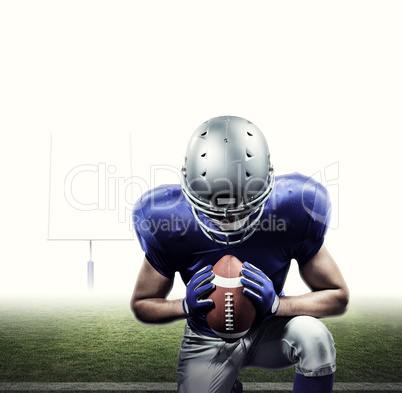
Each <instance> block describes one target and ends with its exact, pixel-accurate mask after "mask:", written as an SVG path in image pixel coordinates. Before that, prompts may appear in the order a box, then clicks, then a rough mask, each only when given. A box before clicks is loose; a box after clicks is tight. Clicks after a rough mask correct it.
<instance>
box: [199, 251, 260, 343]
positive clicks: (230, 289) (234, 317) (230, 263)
mask: <svg viewBox="0 0 402 393" xmlns="http://www.w3.org/2000/svg"><path fill="white" fill-rule="evenodd" d="M242 265H243V264H242V262H240V261H239V260H238V259H237V258H236V257H234V256H233V255H225V256H224V257H222V258H221V259H220V260H219V261H218V262H217V263H216V264H215V265H214V267H213V272H214V273H215V278H214V279H213V281H212V282H213V283H214V284H215V286H216V289H215V291H213V292H212V293H211V294H210V295H209V296H208V299H212V300H213V301H214V303H215V307H214V308H213V309H212V310H211V311H209V312H208V313H207V315H206V319H207V322H208V325H209V327H210V328H211V329H212V330H213V331H214V333H215V334H216V335H217V336H218V337H220V338H222V339H223V340H225V341H228V342H234V341H236V340H238V339H240V338H241V337H243V336H244V335H245V334H246V333H247V332H248V330H249V329H250V327H251V325H252V324H253V322H254V319H255V315H256V311H255V307H254V305H253V304H252V303H251V301H250V299H249V298H248V297H247V296H245V295H244V294H243V284H242V283H241V281H240V277H241V269H242Z"/></svg>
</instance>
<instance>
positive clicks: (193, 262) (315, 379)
mask: <svg viewBox="0 0 402 393" xmlns="http://www.w3.org/2000/svg"><path fill="white" fill-rule="evenodd" d="M330 211H331V205H330V201H329V197H328V193H327V191H326V189H325V188H324V187H323V186H322V185H321V184H319V183H318V182H315V181H313V180H312V179H311V178H308V177H305V176H303V175H301V174H298V173H293V174H290V175H282V176H277V177H276V178H275V175H274V170H273V167H272V165H271V161H270V153H269V149H268V145H267V142H266V140H265V138H264V136H263V134H262V132H261V131H260V130H259V129H258V128H257V127H256V126H255V125H254V124H253V123H251V122H250V121H248V120H246V119H243V118H240V117H235V116H221V117H216V118H212V119H210V120H208V121H206V122H205V123H203V124H202V125H201V126H199V127H198V128H197V129H196V130H195V132H194V133H193V135H192V137H191V139H190V141H189V143H188V148H187V152H186V156H185V162H184V166H183V169H182V184H181V185H164V186H160V187H157V188H155V189H153V190H150V191H148V192H146V193H145V194H144V195H143V196H142V197H141V198H140V199H139V200H138V201H137V203H136V204H135V206H134V210H133V222H134V227H135V230H136V233H137V235H138V239H139V241H140V244H141V247H142V249H143V250H144V253H145V258H144V261H143V265H142V268H141V270H140V273H139V276H138V278H137V283H136V286H135V289H134V293H133V296H132V299H131V307H132V310H133V312H134V314H135V316H136V317H137V318H138V319H139V320H140V321H142V322H144V323H167V322H172V321H176V320H179V319H183V318H186V319H187V324H186V326H185V331H184V335H183V339H182V343H181V346H180V350H179V355H178V362H177V373H178V392H180V393H189V392H191V393H207V392H209V393H211V392H219V393H225V392H227V393H230V392H241V391H242V385H241V383H240V382H239V381H238V380H237V377H238V375H239V373H240V372H241V370H243V369H244V368H248V367H254V368H262V369H270V370H279V369H284V368H288V367H292V366H295V378H294V390H293V391H294V392H298V393H301V392H308V393H314V392H319V393H326V392H331V391H332V387H333V382H334V372H335V368H336V365H335V348H334V342H333V338H332V336H331V334H330V332H329V331H328V330H327V328H326V327H325V325H324V324H323V323H322V322H321V321H319V318H322V317H329V316H336V315H342V314H343V313H345V311H346V309H347V307H348V298H349V293H348V288H347V285H346V283H345V281H344V279H343V277H342V274H341V272H340V270H339V268H338V267H337V265H336V263H335V261H334V259H333V258H332V257H331V255H330V253H329V252H328V250H327V248H326V247H325V245H324V237H325V235H326V232H327V228H328V224H329V219H330ZM228 254H230V255H234V256H235V257H236V258H238V259H239V260H240V261H242V262H243V268H242V278H241V282H242V284H243V286H244V290H243V293H244V294H245V295H246V296H248V297H249V298H250V299H251V301H252V302H253V304H254V306H255V308H256V310H257V314H258V316H257V318H256V321H255V322H254V324H253V326H252V328H251V329H250V330H249V332H248V333H247V334H246V335H245V336H243V337H242V338H240V339H239V340H237V341H235V342H234V343H227V342H225V341H223V340H222V339H221V338H219V337H217V336H216V335H215V334H214V332H213V331H212V330H211V329H210V328H209V326H208V324H207V322H206V319H205V315H206V314H207V312H208V311H209V310H210V309H212V308H213V307H214V304H213V301H212V300H210V299H207V297H208V295H209V294H210V293H211V292H212V291H213V290H214V289H215V287H214V283H213V278H214V273H213V271H212V266H213V265H214V264H215V263H216V262H217V261H218V260H219V259H220V258H221V257H223V256H224V255H228ZM292 260H295V261H297V263H298V266H299V271H300V275H301V277H302V279H303V280H304V281H305V283H306V284H307V285H308V287H309V288H311V291H310V292H308V293H306V294H303V295H300V296H285V295H284V294H283V292H282V290H283V287H284V284H285V280H286V276H287V273H288V270H289V267H290V263H291V261H292ZM176 272H179V273H180V275H181V278H182V280H183V281H184V283H185V284H186V294H185V297H184V298H183V299H177V300H168V299H167V295H168V294H169V292H170V290H171V288H172V285H173V280H174V277H175V273H176Z"/></svg>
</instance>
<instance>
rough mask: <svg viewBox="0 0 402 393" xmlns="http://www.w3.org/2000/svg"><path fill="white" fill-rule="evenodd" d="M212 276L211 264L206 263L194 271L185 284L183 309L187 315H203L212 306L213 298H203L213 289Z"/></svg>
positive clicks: (213, 275)
mask: <svg viewBox="0 0 402 393" xmlns="http://www.w3.org/2000/svg"><path fill="white" fill-rule="evenodd" d="M214 277H215V273H214V272H213V271H212V266H211V265H208V266H205V267H203V268H202V269H200V270H199V271H198V272H197V273H195V274H194V276H193V277H192V278H191V280H190V281H189V283H188V284H187V288H186V297H185V298H184V299H183V310H184V312H185V313H186V315H187V316H188V317H195V316H201V315H205V314H206V313H207V312H208V311H209V310H210V309H212V308H213V307H214V302H213V300H211V299H205V298H206V297H207V296H208V295H209V294H210V293H211V292H212V291H214V290H215V284H212V283H211V281H212V280H213V279H214Z"/></svg>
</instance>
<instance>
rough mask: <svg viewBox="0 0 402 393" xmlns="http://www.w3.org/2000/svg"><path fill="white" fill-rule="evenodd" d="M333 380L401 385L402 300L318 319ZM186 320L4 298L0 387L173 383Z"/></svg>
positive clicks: (258, 375) (125, 306) (253, 374)
mask: <svg viewBox="0 0 402 393" xmlns="http://www.w3.org/2000/svg"><path fill="white" fill-rule="evenodd" d="M323 321H324V323H325V324H326V325H327V326H328V328H329V329H330V331H331V332H332V334H333V336H334V339H335V344H336V349H337V368H338V369H337V373H336V382H401V381H402V375H401V369H402V361H401V331H402V309H401V303H399V304H398V303H394V304H387V305H386V306H384V305H382V304H381V302H380V301H377V302H375V303H373V302H371V303H370V302H366V303H362V302H358V301H355V302H352V304H351V308H350V310H349V311H348V313H347V314H346V315H345V316H343V317H340V318H331V319H325V320H323ZM183 325H184V322H183V321H181V322H177V323H173V324H170V325H163V326H149V325H143V324H140V323H139V322H137V321H136V320H135V319H134V317H133V316H132V314H131V312H130V309H129V298H128V297H127V298H123V299H122V298H113V299H105V298H97V297H96V296H88V297H85V298H84V299H83V300H82V299H81V300H80V299H78V298H70V299H67V298H66V299H43V298H42V299H30V300H28V301H25V300H22V299H19V300H18V301H16V300H10V299H8V300H7V299H1V302H0V382H175V381H176V374H175V368H176V357H177V352H178V348H179V344H180V340H181V336H182V331H183ZM293 374H294V370H293V369H289V370H284V371H275V372H270V371H264V370H256V369H252V370H251V369H250V370H244V371H243V372H242V373H241V375H240V377H239V379H240V380H241V381H242V382H292V381H293Z"/></svg>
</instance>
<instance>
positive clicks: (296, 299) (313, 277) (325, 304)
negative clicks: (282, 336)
mask: <svg viewBox="0 0 402 393" xmlns="http://www.w3.org/2000/svg"><path fill="white" fill-rule="evenodd" d="M299 270H300V276H301V277H302V279H303V280H304V282H305V283H306V284H307V286H308V287H309V288H310V289H311V292H310V293H307V294H305V295H301V296H284V297H281V298H280V304H279V308H278V311H277V315H278V316H295V315H310V316H313V317H317V318H324V317H330V316H337V315H342V314H344V313H345V312H346V310H347V308H348V303H349V290H348V287H347V285H346V282H345V280H344V278H343V277H342V274H341V272H340V270H339V268H338V266H337V264H336V263H335V261H334V259H333V258H332V256H331V255H330V253H329V252H328V250H327V248H326V247H325V246H324V245H323V246H322V247H321V249H320V250H319V251H318V253H317V254H316V255H315V256H314V257H313V258H312V259H311V260H310V261H308V262H307V263H305V264H303V265H301V266H300V268H299Z"/></svg>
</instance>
